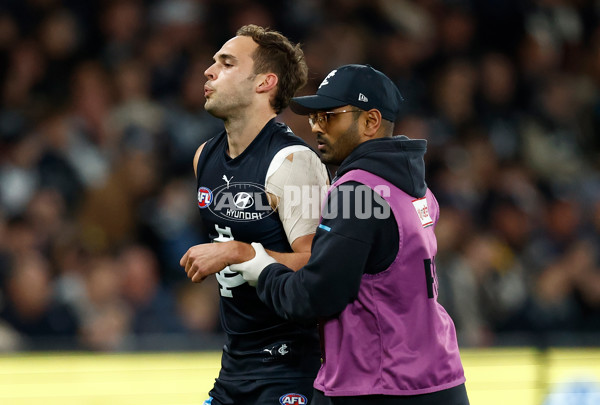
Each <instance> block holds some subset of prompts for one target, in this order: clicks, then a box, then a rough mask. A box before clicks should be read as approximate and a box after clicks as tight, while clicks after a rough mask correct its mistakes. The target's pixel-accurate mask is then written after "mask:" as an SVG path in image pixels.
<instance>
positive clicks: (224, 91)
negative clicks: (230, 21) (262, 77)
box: [204, 36, 258, 119]
mask: <svg viewBox="0 0 600 405" xmlns="http://www.w3.org/2000/svg"><path fill="white" fill-rule="evenodd" d="M257 47H258V45H257V44H256V43H255V42H254V40H252V38H250V37H246V36H239V37H234V38H232V39H230V40H229V41H227V42H226V43H225V44H224V45H223V47H221V49H220V50H219V51H218V52H217V53H216V54H215V56H214V58H213V59H214V61H215V63H213V64H212V65H211V66H210V67H209V68H208V69H206V71H205V72H204V75H205V76H206V78H207V79H208V80H207V82H206V84H205V85H204V96H205V98H206V102H205V104H204V108H205V109H206V111H208V112H209V113H211V114H212V115H214V116H215V117H218V118H221V119H227V118H229V117H232V116H234V115H236V114H243V110H244V108H245V107H247V106H249V105H250V104H252V101H253V99H254V96H255V94H256V93H255V83H254V81H255V79H256V75H255V74H254V61H253V59H252V53H253V52H254V50H255V49H256V48H257Z"/></svg>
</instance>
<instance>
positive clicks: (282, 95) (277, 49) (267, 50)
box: [236, 24, 308, 114]
mask: <svg viewBox="0 0 600 405" xmlns="http://www.w3.org/2000/svg"><path fill="white" fill-rule="evenodd" d="M236 35H237V36H245V37H250V38H252V40H253V41H254V42H256V43H257V44H258V48H257V49H256V51H255V52H254V54H253V55H252V59H253V60H254V73H255V74H259V73H268V72H272V73H275V74H276V75H277V78H278V79H279V82H278V85H277V91H276V92H275V96H274V97H273V98H272V99H271V106H272V107H273V109H274V110H275V113H277V114H279V113H280V112H281V111H282V110H283V109H284V108H286V107H287V106H288V105H289V103H290V99H291V98H292V97H293V96H294V94H295V93H296V92H297V91H298V90H299V89H301V88H302V87H303V86H304V85H305V84H306V81H307V79H308V67H307V66H306V61H305V60H304V52H303V51H302V49H301V48H300V44H293V43H292V42H290V40H289V39H288V38H286V37H285V36H284V35H282V34H280V33H279V32H277V31H271V30H270V29H269V28H263V27H260V26H258V25H254V24H249V25H244V26H243V27H241V28H240V29H239V30H238V31H237V33H236Z"/></svg>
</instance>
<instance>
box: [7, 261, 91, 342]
mask: <svg viewBox="0 0 600 405" xmlns="http://www.w3.org/2000/svg"><path fill="white" fill-rule="evenodd" d="M51 281H52V280H51V274H50V268H49V265H48V262H47V260H46V259H45V258H44V257H43V256H42V255H40V254H38V253H36V252H35V251H29V252H27V253H26V254H23V255H19V256H18V257H17V258H16V259H15V260H14V262H13V265H12V268H11V269H10V270H9V273H8V275H6V280H5V284H6V299H5V302H4V303H3V305H2V307H1V308H0V318H2V319H3V320H4V321H5V322H6V323H7V324H9V325H10V326H11V327H12V328H13V330H14V331H16V332H17V333H19V334H20V338H21V339H22V340H23V341H24V344H23V346H24V348H25V349H45V350H48V349H60V348H69V347H72V337H73V336H74V335H75V333H76V331H77V329H78V324H79V323H78V319H77V317H76V315H75V313H74V312H73V311H72V309H71V308H69V307H68V306H66V305H64V304H62V303H60V302H59V301H58V300H56V297H55V296H54V293H53V288H52V282H51Z"/></svg>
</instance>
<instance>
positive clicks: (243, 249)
mask: <svg viewBox="0 0 600 405" xmlns="http://www.w3.org/2000/svg"><path fill="white" fill-rule="evenodd" d="M253 255H254V251H253V249H252V247H251V246H250V245H249V244H247V243H242V242H237V241H230V242H223V243H204V244H201V245H196V246H192V247H191V248H189V249H188V251H187V252H186V253H185V254H184V255H183V257H182V258H181V260H180V261H179V264H180V265H181V267H184V268H185V272H186V273H187V276H188V278H189V279H190V280H192V281H193V282H194V283H201V282H202V281H204V279H205V278H206V277H208V276H210V275H211V274H214V273H218V272H220V271H221V270H223V269H224V268H225V267H227V266H229V265H230V264H232V263H237V262H243V261H244V260H248V258H250V257H252V256H253Z"/></svg>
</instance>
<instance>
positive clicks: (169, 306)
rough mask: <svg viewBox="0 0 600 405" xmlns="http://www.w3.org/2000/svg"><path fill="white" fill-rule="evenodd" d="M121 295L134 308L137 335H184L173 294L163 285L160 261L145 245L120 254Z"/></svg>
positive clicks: (128, 248) (135, 332) (133, 318)
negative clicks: (160, 276) (180, 333)
mask: <svg viewBox="0 0 600 405" xmlns="http://www.w3.org/2000/svg"><path fill="white" fill-rule="evenodd" d="M118 260H119V263H118V264H119V265H120V266H119V267H120V272H121V274H120V277H121V279H122V283H123V284H122V288H123V290H122V294H123V297H124V299H125V300H126V301H127V303H129V305H130V306H131V308H132V319H131V322H132V332H133V333H134V334H136V335H144V334H155V335H156V334H171V333H176V332H182V328H181V325H180V324H179V323H178V319H177V317H174V316H173V314H175V313H176V309H175V299H174V297H173V294H172V291H170V290H167V289H165V288H164V287H163V286H162V285H161V284H160V278H159V269H158V261H157V260H156V257H155V255H154V254H153V253H152V252H151V251H150V250H149V249H148V248H145V247H143V246H128V247H126V248H125V249H123V251H122V252H121V253H120V254H119V257H118Z"/></svg>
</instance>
